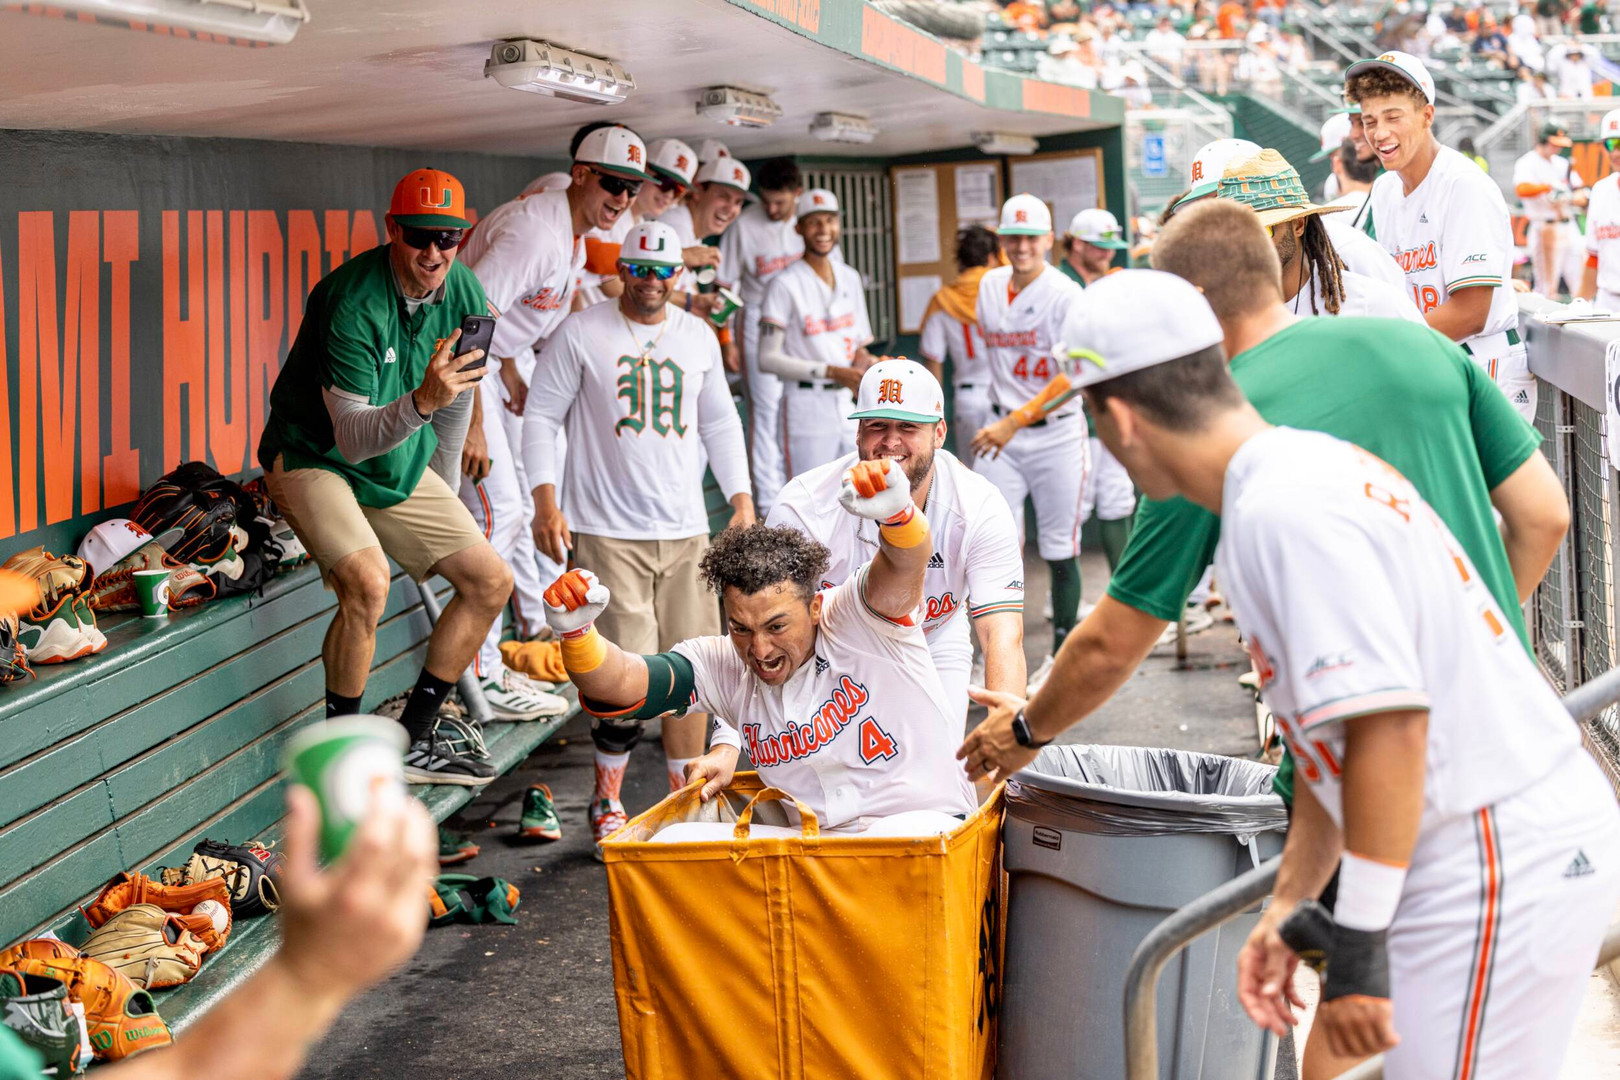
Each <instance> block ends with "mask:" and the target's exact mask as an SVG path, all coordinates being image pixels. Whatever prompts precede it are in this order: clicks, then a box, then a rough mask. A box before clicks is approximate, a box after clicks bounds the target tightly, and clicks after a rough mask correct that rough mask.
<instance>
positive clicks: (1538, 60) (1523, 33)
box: [1507, 12, 1547, 71]
mask: <svg viewBox="0 0 1620 1080" xmlns="http://www.w3.org/2000/svg"><path fill="white" fill-rule="evenodd" d="M1510 25H1511V27H1512V31H1511V32H1510V33H1509V34H1508V39H1507V40H1508V48H1509V49H1510V50H1511V51H1512V53H1513V55H1514V56H1516V57H1518V59H1519V64H1520V66H1521V67H1529V68H1534V69H1535V70H1536V71H1540V70H1541V69H1542V68H1544V67H1546V66H1547V53H1546V50H1544V49H1543V48H1542V47H1541V38H1539V37H1538V36H1537V35H1536V21H1535V20H1534V19H1532V18H1531V17H1530V16H1528V15H1526V14H1524V13H1523V12H1520V13H1519V14H1517V15H1515V16H1513V22H1512V23H1511V24H1510Z"/></svg>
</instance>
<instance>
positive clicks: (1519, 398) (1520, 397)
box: [1513, 390, 1530, 405]
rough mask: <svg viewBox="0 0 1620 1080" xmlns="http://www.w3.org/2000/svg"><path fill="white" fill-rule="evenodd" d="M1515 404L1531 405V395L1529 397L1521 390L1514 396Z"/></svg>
mask: <svg viewBox="0 0 1620 1080" xmlns="http://www.w3.org/2000/svg"><path fill="white" fill-rule="evenodd" d="M1513 404H1515V405H1528V404H1530V395H1529V393H1528V392H1526V391H1524V390H1520V391H1519V392H1518V393H1517V394H1514V395H1513Z"/></svg>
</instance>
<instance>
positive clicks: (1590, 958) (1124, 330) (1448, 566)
mask: <svg viewBox="0 0 1620 1080" xmlns="http://www.w3.org/2000/svg"><path fill="white" fill-rule="evenodd" d="M1098 293H1099V296H1098V297H1095V298H1094V299H1106V302H1102V303H1093V304H1088V305H1086V306H1085V308H1084V309H1083V310H1081V311H1080V312H1078V313H1077V318H1076V320H1075V321H1074V322H1073V323H1071V324H1070V329H1071V330H1072V331H1073V336H1072V340H1073V341H1075V342H1076V343H1078V344H1079V345H1080V346H1081V347H1083V348H1084V349H1086V350H1087V355H1088V357H1095V358H1097V361H1100V362H1088V360H1086V359H1082V360H1081V362H1080V363H1079V364H1077V366H1076V373H1075V380H1076V382H1077V383H1079V385H1081V386H1082V387H1083V388H1084V392H1085V394H1086V397H1087V401H1088V404H1089V406H1090V407H1091V408H1092V409H1093V410H1094V411H1095V412H1096V413H1097V415H1098V417H1099V421H1098V428H1099V430H1100V431H1101V433H1102V438H1103V440H1104V441H1105V442H1106V443H1108V444H1109V446H1110V447H1111V448H1112V449H1113V450H1114V451H1115V453H1116V455H1117V456H1119V457H1120V459H1121V460H1122V461H1124V462H1125V463H1126V465H1127V467H1128V468H1129V469H1130V472H1131V475H1132V476H1133V477H1134V478H1135V479H1136V480H1137V482H1138V483H1140V484H1141V485H1142V488H1143V490H1144V491H1145V492H1146V494H1147V495H1148V496H1149V497H1150V498H1154V499H1167V498H1170V497H1172V496H1179V497H1182V498H1185V499H1187V500H1189V501H1191V502H1192V503H1194V504H1196V505H1198V506H1200V507H1202V508H1204V510H1206V511H1208V512H1210V513H1217V512H1218V513H1219V514H1220V515H1221V518H1222V535H1221V541H1220V546H1219V548H1218V549H1217V552H1216V566H1217V573H1218V575H1219V577H1220V580H1221V581H1222V583H1223V586H1224V588H1225V589H1226V595H1227V599H1228V601H1229V603H1230V604H1231V607H1232V610H1233V612H1234V614H1235V615H1236V617H1237V621H1238V625H1239V627H1240V628H1241V629H1242V631H1243V634H1244V638H1245V641H1246V644H1247V646H1248V648H1249V651H1250V653H1251V655H1252V656H1253V657H1254V660H1255V663H1256V667H1257V670H1258V671H1259V673H1260V679H1261V688H1262V694H1263V695H1264V697H1265V699H1266V702H1267V704H1268V705H1269V706H1270V708H1271V709H1272V711H1273V713H1274V715H1275V716H1276V718H1277V723H1278V726H1279V728H1280V729H1281V730H1282V732H1283V734H1284V737H1285V738H1286V739H1287V741H1288V744H1289V747H1290V748H1291V750H1292V751H1293V754H1294V756H1295V758H1296V760H1297V762H1298V768H1299V775H1300V776H1301V777H1302V778H1303V780H1304V782H1303V784H1300V785H1299V786H1297V787H1296V789H1295V791H1296V801H1295V816H1294V819H1293V823H1292V826H1291V828H1290V835H1289V838H1288V846H1287V848H1286V850H1285V853H1284V856H1283V866H1282V868H1281V869H1280V870H1279V874H1278V888H1277V891H1276V895H1275V896H1274V897H1273V900H1272V903H1271V904H1270V905H1269V906H1268V907H1267V909H1266V911H1265V913H1264V914H1263V915H1262V916H1261V919H1260V923H1259V925H1258V926H1257V927H1256V928H1255V930H1254V931H1253V932H1252V933H1251V935H1250V937H1249V940H1248V942H1247V943H1246V944H1245V946H1244V948H1243V951H1242V953H1241V954H1240V955H1239V958H1238V993H1239V997H1240V999H1241V1001H1242V1002H1243V1004H1244V1007H1245V1009H1246V1010H1247V1011H1248V1013H1249V1014H1250V1016H1251V1017H1253V1018H1254V1019H1255V1021H1256V1022H1257V1023H1259V1024H1261V1025H1262V1026H1265V1027H1267V1028H1269V1029H1270V1030H1271V1031H1273V1032H1274V1033H1276V1034H1279V1035H1282V1034H1286V1033H1287V1031H1288V1029H1289V1027H1290V1026H1291V1025H1292V1024H1293V1023H1294V1017H1293V1014H1292V1011H1291V1008H1290V1003H1291V996H1292V995H1291V990H1290V988H1289V980H1290V978H1291V976H1292V975H1293V972H1294V968H1295V967H1296V966H1297V964H1298V961H1299V958H1298V956H1296V955H1295V954H1294V953H1293V952H1292V951H1291V950H1290V949H1289V947H1288V946H1287V945H1285V944H1284V943H1283V942H1284V938H1283V936H1281V935H1280V934H1279V931H1280V930H1284V929H1289V930H1291V929H1293V928H1295V927H1297V926H1299V925H1300V923H1299V921H1298V920H1295V919H1291V915H1293V914H1294V913H1295V912H1296V911H1298V912H1299V913H1300V915H1301V917H1309V918H1311V919H1314V920H1315V924H1316V926H1317V927H1318V928H1319V930H1320V931H1321V933H1322V934H1323V936H1324V937H1325V938H1326V941H1327V962H1326V963H1327V966H1326V971H1325V974H1324V977H1323V982H1322V1004H1321V1006H1320V1008H1319V1009H1318V1010H1317V1013H1316V1024H1317V1025H1319V1026H1321V1028H1322V1029H1323V1031H1324V1032H1325V1035H1326V1038H1327V1040H1328V1044H1329V1046H1330V1048H1332V1049H1333V1050H1334V1051H1335V1052H1336V1053H1337V1054H1339V1055H1341V1056H1342V1055H1368V1054H1373V1053H1377V1052H1380V1051H1384V1052H1386V1057H1385V1064H1384V1075H1385V1076H1387V1077H1389V1078H1390V1080H1407V1078H1415V1077H1425V1078H1427V1077H1437V1076H1447V1077H1478V1078H1481V1080H1487V1078H1509V1077H1511V1078H1519V1077H1526V1076H1556V1075H1557V1074H1558V1071H1559V1064H1560V1061H1561V1059H1562V1057H1563V1054H1564V1051H1565V1047H1566V1044H1567V1043H1568V1041H1569V1036H1570V1032H1571V1030H1572V1028H1573V1026H1574V1020H1575V1015H1576V1012H1577V1011H1578V1009H1579V1005H1580V1000H1581V997H1582V995H1583V993H1584V992H1585V988H1586V984H1587V981H1588V979H1589V978H1590V972H1591V967H1592V964H1593V963H1594V962H1595V960H1596V957H1597V951H1598V946H1599V944H1600V943H1601V941H1602V937H1603V932H1604V929H1605V928H1606V926H1607V923H1608V920H1609V917H1610V915H1611V913H1612V912H1613V911H1614V908H1615V904H1616V903H1617V902H1620V829H1617V826H1620V808H1617V807H1616V804H1615V798H1614V793H1613V791H1612V790H1611V789H1610V787H1609V785H1608V782H1607V781H1606V779H1605V778H1604V776H1603V774H1602V773H1601V772H1600V771H1599V769H1598V767H1597V765H1596V763H1595V762H1593V761H1592V759H1591V757H1590V756H1589V755H1588V754H1586V753H1585V752H1584V751H1583V750H1582V748H1581V744H1580V738H1579V735H1578V734H1577V731H1576V728H1575V725H1574V724H1573V723H1571V722H1570V719H1569V716H1568V714H1567V713H1566V712H1565V711H1564V709H1563V707H1562V705H1561V704H1560V702H1559V701H1558V698H1557V696H1556V695H1555V694H1554V692H1553V691H1552V689H1551V688H1550V687H1549V686H1548V684H1547V682H1546V680H1545V679H1544V678H1543V677H1542V675H1541V673H1540V671H1539V670H1538V668H1537V667H1536V665H1535V662H1534V661H1533V660H1531V658H1530V657H1529V656H1528V655H1527V654H1526V653H1525V651H1524V650H1523V649H1522V648H1521V647H1520V646H1519V644H1518V642H1517V639H1516V635H1515V634H1514V632H1513V631H1512V629H1511V628H1510V625H1509V622H1508V619H1507V615H1506V613H1505V611H1504V610H1503V608H1502V607H1501V606H1500V605H1499V604H1498V603H1497V601H1496V599H1495V597H1494V596H1493V595H1492V594H1491V591H1490V590H1489V589H1488V588H1486V586H1485V584H1484V582H1483V581H1482V579H1481V577H1480V574H1479V572H1478V570H1477V569H1476V568H1475V567H1474V565H1473V563H1472V562H1471V561H1470V560H1469V558H1468V555H1467V553H1466V552H1465V551H1464V549H1463V547H1462V545H1461V544H1459V543H1458V541H1457V538H1456V537H1455V536H1453V535H1452V533H1451V531H1450V530H1449V529H1447V528H1446V526H1445V524H1444V522H1443V521H1442V520H1441V519H1440V516H1439V515H1438V514H1437V513H1436V512H1435V511H1434V510H1433V509H1432V508H1430V506H1429V505H1428V504H1427V503H1425V502H1424V501H1423V499H1422V497H1421V496H1420V495H1419V494H1418V492H1417V490H1416V489H1415V488H1414V487H1413V486H1412V485H1411V483H1410V482H1408V481H1407V480H1406V479H1405V478H1404V477H1402V476H1401V475H1400V474H1399V473H1398V472H1396V471H1395V469H1393V468H1391V467H1390V466H1389V465H1388V464H1386V463H1385V462H1383V461H1381V460H1379V459H1378V458H1377V457H1374V456H1373V455H1372V454H1370V453H1367V452H1366V451H1363V450H1361V449H1360V448H1358V447H1356V446H1354V445H1352V444H1350V443H1347V442H1344V441H1341V440H1339V439H1335V438H1333V437H1331V436H1328V435H1324V434H1320V433H1317V432H1307V431H1299V430H1296V429H1292V428H1274V427H1272V426H1271V425H1270V424H1268V423H1267V422H1266V421H1265V420H1264V419H1262V418H1261V416H1260V414H1259V413H1258V412H1256V411H1255V409H1254V407H1253V406H1252V405H1250V404H1249V402H1248V401H1247V400H1246V399H1245V398H1244V397H1243V395H1242V392H1241V391H1240V390H1239V389H1238V387H1237V385H1236V384H1235V383H1234V382H1233V381H1232V379H1231V377H1230V376H1229V374H1228V373H1227V369H1226V364H1225V360H1224V357H1223V355H1222V351H1221V344H1222V342H1223V340H1224V339H1225V331H1224V330H1223V328H1222V326H1221V324H1220V323H1219V322H1218V321H1217V320H1216V318H1215V315H1214V313H1213V312H1212V311H1210V309H1209V307H1208V305H1207V304H1205V303H1204V302H1203V300H1202V298H1201V296H1200V294H1199V293H1198V291H1197V290H1196V289H1195V288H1194V287H1193V286H1192V285H1191V284H1189V283H1187V282H1186V281H1184V280H1181V279H1179V278H1175V277H1173V276H1172V275H1167V274H1159V273H1156V272H1154V271H1132V272H1130V273H1129V274H1123V275H1120V276H1119V277H1118V278H1116V279H1114V280H1111V281H1108V282H1105V283H1103V284H1102V285H1100V286H1098ZM1065 340H1066V342H1067V341H1068V340H1070V337H1069V336H1068V335H1066V338H1065ZM1329 566H1330V567H1332V573H1328V574H1324V573H1323V572H1322V571H1323V568H1324V567H1329ZM1335 869H1337V871H1338V875H1339V885H1338V896H1337V901H1336V906H1335V908H1334V911H1333V913H1332V915H1331V916H1329V915H1328V914H1327V912H1326V911H1325V910H1324V909H1322V908H1321V907H1320V906H1319V905H1316V904H1315V902H1314V900H1312V897H1314V896H1315V895H1316V894H1317V892H1318V891H1319V890H1320V889H1321V888H1322V887H1323V886H1324V885H1325V884H1326V882H1327V880H1328V877H1329V876H1330V874H1331V873H1332V872H1333V871H1334V870H1335ZM1301 909H1304V910H1301ZM1285 924H1286V926H1285Z"/></svg>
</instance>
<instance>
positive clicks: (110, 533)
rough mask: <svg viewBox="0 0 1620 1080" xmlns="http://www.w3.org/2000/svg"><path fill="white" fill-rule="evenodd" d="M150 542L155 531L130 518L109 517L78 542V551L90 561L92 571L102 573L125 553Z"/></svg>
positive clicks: (97, 573) (97, 574)
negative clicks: (148, 530)
mask: <svg viewBox="0 0 1620 1080" xmlns="http://www.w3.org/2000/svg"><path fill="white" fill-rule="evenodd" d="M151 542H152V534H151V533H149V532H147V531H146V530H145V529H143V528H141V527H140V526H139V525H137V524H135V523H134V522H133V521H131V520H129V519H128V518H109V519H107V520H106V521H103V522H102V523H101V524H100V525H97V526H96V527H95V528H93V529H91V530H90V533H89V535H88V536H86V537H85V538H84V539H83V540H82V541H80V542H79V553H78V554H79V558H81V559H83V560H84V561H85V562H87V563H89V564H90V572H91V573H92V574H94V575H96V576H98V577H99V576H100V575H102V574H104V573H106V572H107V571H108V570H111V569H112V568H113V567H114V566H116V565H117V564H118V562H119V560H121V559H122V558H123V557H124V556H126V555H128V554H129V553H130V552H132V551H135V550H137V549H138V548H140V547H142V546H143V545H145V544H150V543H151Z"/></svg>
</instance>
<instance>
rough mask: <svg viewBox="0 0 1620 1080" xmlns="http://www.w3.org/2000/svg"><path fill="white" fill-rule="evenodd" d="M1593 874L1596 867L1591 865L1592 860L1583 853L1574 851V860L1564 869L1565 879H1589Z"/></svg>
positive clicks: (1595, 871)
mask: <svg viewBox="0 0 1620 1080" xmlns="http://www.w3.org/2000/svg"><path fill="white" fill-rule="evenodd" d="M1595 873H1597V867H1595V866H1593V865H1592V860H1591V859H1588V858H1587V857H1586V852H1584V851H1576V852H1575V858H1574V860H1573V861H1572V862H1571V863H1570V864H1569V866H1568V867H1566V868H1565V869H1564V876H1565V877H1566V878H1578V877H1591V876H1592V875H1593V874H1595Z"/></svg>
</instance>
